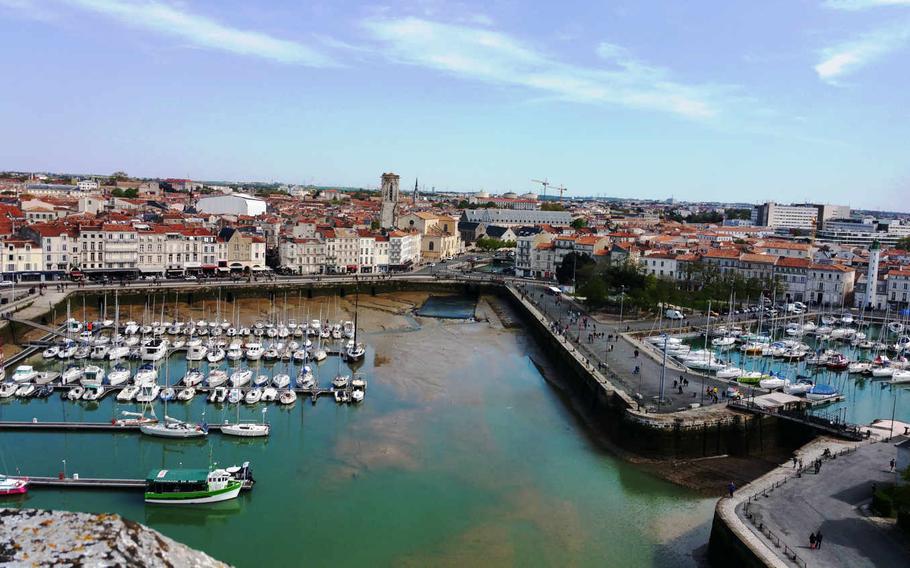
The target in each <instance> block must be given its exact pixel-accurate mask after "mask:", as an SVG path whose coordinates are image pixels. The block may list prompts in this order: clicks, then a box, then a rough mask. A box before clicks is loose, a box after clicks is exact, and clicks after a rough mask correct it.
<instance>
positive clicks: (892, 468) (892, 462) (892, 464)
mask: <svg viewBox="0 0 910 568" xmlns="http://www.w3.org/2000/svg"><path fill="white" fill-rule="evenodd" d="M894 465H895V462H894V458H891V471H892V472H893V471H894Z"/></svg>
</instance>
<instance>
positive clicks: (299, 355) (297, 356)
mask: <svg viewBox="0 0 910 568" xmlns="http://www.w3.org/2000/svg"><path fill="white" fill-rule="evenodd" d="M307 357H308V354H307V352H306V349H298V350H296V351H294V352H293V353H291V359H293V360H294V362H295V363H303V362H304V361H306V360H307Z"/></svg>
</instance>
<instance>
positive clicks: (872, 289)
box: [866, 241, 882, 310]
mask: <svg viewBox="0 0 910 568" xmlns="http://www.w3.org/2000/svg"><path fill="white" fill-rule="evenodd" d="M881 249H882V247H881V245H879V244H878V241H872V246H870V247H869V270H868V271H867V272H866V306H868V307H869V308H870V309H873V310H874V309H875V302H876V300H877V299H878V298H876V296H877V291H878V290H877V288H878V261H879V258H880V257H881V254H882V250H881Z"/></svg>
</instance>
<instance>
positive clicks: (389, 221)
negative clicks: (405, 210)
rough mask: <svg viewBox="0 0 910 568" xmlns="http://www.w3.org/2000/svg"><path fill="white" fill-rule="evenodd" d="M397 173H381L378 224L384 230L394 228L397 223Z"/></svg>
mask: <svg viewBox="0 0 910 568" xmlns="http://www.w3.org/2000/svg"><path fill="white" fill-rule="evenodd" d="M398 180H399V178H398V175H396V174H392V173H388V174H382V185H381V186H380V187H381V191H382V209H381V210H380V213H379V226H380V227H381V228H383V229H386V230H392V229H395V227H396V225H397V224H398Z"/></svg>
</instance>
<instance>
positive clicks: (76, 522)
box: [0, 509, 227, 568]
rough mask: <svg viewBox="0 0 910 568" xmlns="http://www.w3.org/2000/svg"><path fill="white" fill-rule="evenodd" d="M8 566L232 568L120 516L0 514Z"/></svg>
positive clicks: (1, 552) (1, 558)
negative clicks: (227, 567)
mask: <svg viewBox="0 0 910 568" xmlns="http://www.w3.org/2000/svg"><path fill="white" fill-rule="evenodd" d="M0 564H2V565H3V566H51V565H52V566H60V567H63V566H72V567H79V566H130V567H134V566H135V567H174V568H183V567H198V568H208V567H218V568H222V567H226V566H227V564H224V563H223V562H219V561H218V560H215V559H214V558H212V557H211V556H208V555H207V554H204V553H202V552H198V551H196V550H193V549H192V548H189V547H187V546H185V545H183V544H180V543H179V542H176V541H174V540H171V539H170V538H168V537H166V536H164V535H162V534H161V533H159V532H158V531H155V530H152V529H150V528H148V527H146V526H143V525H140V524H139V523H135V522H133V521H129V520H127V519H124V518H122V517H120V516H119V515H108V514H102V515H93V514H89V513H70V512H66V511H45V510H40V509H0Z"/></svg>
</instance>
